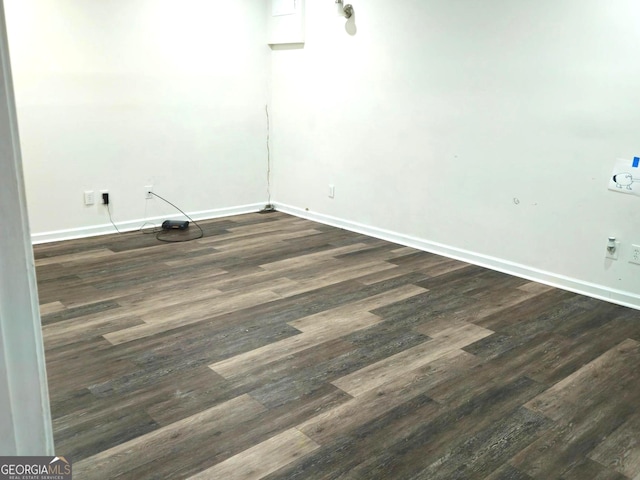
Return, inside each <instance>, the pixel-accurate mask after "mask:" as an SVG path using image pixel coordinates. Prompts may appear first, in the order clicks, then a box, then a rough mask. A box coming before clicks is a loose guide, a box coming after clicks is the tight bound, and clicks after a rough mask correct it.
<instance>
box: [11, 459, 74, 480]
mask: <svg viewBox="0 0 640 480" xmlns="http://www.w3.org/2000/svg"><path fill="white" fill-rule="evenodd" d="M71 477H72V470H71V462H70V461H69V460H67V459H66V458H65V457H0V480H71Z"/></svg>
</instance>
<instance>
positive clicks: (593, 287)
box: [275, 203, 640, 310]
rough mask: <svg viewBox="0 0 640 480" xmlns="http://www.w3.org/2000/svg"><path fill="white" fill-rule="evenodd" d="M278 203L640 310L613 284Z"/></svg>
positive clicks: (286, 209)
mask: <svg viewBox="0 0 640 480" xmlns="http://www.w3.org/2000/svg"><path fill="white" fill-rule="evenodd" d="M275 207H276V209H277V210H278V211H280V212H283V213H288V214H290V215H295V216H297V217H301V218H306V219H308V220H313V221H315V222H319V223H324V224H326V225H331V226H334V227H338V228H343V229H345V230H349V231H352V232H356V233H362V234H364V235H368V236H370V237H374V238H380V239H382V240H387V241H389V242H393V243H398V244H400V245H405V246H407V247H412V248H416V249H418V250H423V251H425V252H430V253H435V254H437V255H442V256H445V257H449V258H453V259H456V260H461V261H463V262H467V263H472V264H474V265H479V266H481V267H486V268H489V269H491V270H496V271H498V272H502V273H507V274H510V275H515V276H517V277H521V278H526V279H527V280H532V281H535V282H539V283H544V284H546V285H550V286H552V287H556V288H561V289H563V290H568V291H570V292H574V293H579V294H581V295H587V296H589V297H593V298H597V299H599V300H605V301H607V302H611V303H615V304H618V305H622V306H625V307H630V308H634V309H638V310H640V295H638V294H635V293H632V292H628V291H624V290H617V289H613V288H609V287H606V286H604V285H599V284H596V283H591V282H586V281H583V280H579V279H577V278H571V277H567V276H565V275H560V274H557V273H553V272H547V271H544V270H540V269H537V268H534V267H530V266H527V265H522V264H519V263H514V262H510V261H508V260H503V259H500V258H496V257H490V256H488V255H482V254H479V253H475V252H471V251H468V250H462V249H459V248H455V247H450V246H447V245H443V244H441V243H436V242H431V241H429V240H424V239H421V238H416V237H412V236H410V235H404V234H401V233H396V232H392V231H390V230H384V229H381V228H376V227H371V226H369V225H363V224H361V223H357V222H352V221H349V220H343V219H341V218H337V217H332V216H330V215H323V214H321V213H315V212H309V211H306V210H303V209H301V208H297V207H292V206H290V205H284V204H281V203H276V204H275Z"/></svg>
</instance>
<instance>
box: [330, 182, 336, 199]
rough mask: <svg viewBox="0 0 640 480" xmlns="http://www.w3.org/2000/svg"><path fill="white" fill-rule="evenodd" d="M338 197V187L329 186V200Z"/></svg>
mask: <svg viewBox="0 0 640 480" xmlns="http://www.w3.org/2000/svg"><path fill="white" fill-rule="evenodd" d="M335 196H336V186H335V185H329V198H333V197H335Z"/></svg>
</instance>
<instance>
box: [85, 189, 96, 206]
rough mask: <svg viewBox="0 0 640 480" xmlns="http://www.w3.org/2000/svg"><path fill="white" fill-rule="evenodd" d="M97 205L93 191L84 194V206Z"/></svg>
mask: <svg viewBox="0 0 640 480" xmlns="http://www.w3.org/2000/svg"><path fill="white" fill-rule="evenodd" d="M94 203H96V195H95V193H94V191H93V190H85V192H84V204H85V205H93V204H94Z"/></svg>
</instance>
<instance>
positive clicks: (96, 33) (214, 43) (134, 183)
mask: <svg viewBox="0 0 640 480" xmlns="http://www.w3.org/2000/svg"><path fill="white" fill-rule="evenodd" d="M5 8H6V12H7V23H8V30H9V45H10V50H11V56H12V64H13V71H14V80H15V88H16V98H17V105H18V117H19V126H20V133H21V141H22V149H23V159H24V170H25V177H26V184H27V199H28V205H29V211H30V221H31V230H32V232H33V233H34V238H35V239H36V241H37V240H38V239H39V238H42V239H47V238H49V239H50V238H51V237H53V238H55V237H56V235H55V234H53V235H50V232H58V231H61V232H60V233H59V235H61V236H65V235H66V236H68V235H70V234H75V235H78V236H82V235H85V234H90V233H100V232H101V231H105V228H101V226H102V227H104V226H105V224H108V223H109V219H108V216H107V212H106V209H105V208H104V207H103V206H102V205H101V204H100V202H99V200H97V204H96V205H93V206H85V205H84V201H83V192H84V191H85V190H94V191H95V192H96V197H99V191H100V190H101V189H107V190H108V191H109V192H110V197H111V211H112V213H113V218H114V220H115V221H116V222H117V223H119V224H120V226H121V227H126V228H137V227H138V226H140V220H141V219H144V218H151V217H156V216H160V217H163V216H164V218H166V217H167V216H168V217H169V218H176V217H178V216H177V215H173V214H174V212H175V210H173V209H172V208H171V207H168V206H166V205H164V204H162V202H161V201H160V200H157V199H154V200H148V201H147V200H145V196H144V187H145V186H146V185H149V184H153V186H154V191H155V192H156V193H157V194H159V195H162V196H163V197H166V198H167V199H169V200H170V201H172V202H174V203H175V204H177V205H178V206H180V208H182V209H183V210H185V211H187V212H190V213H193V214H196V216H199V218H202V217H206V216H213V215H214V214H215V213H217V212H226V211H231V212H233V211H237V210H238V207H242V206H247V205H253V204H260V203H262V204H264V202H265V200H266V180H265V177H266V175H265V165H266V152H265V137H266V119H265V109H264V106H265V104H266V102H267V100H268V92H267V91H268V85H267V83H268V72H269V55H270V52H269V48H268V47H267V45H266V42H265V39H266V21H265V18H266V12H267V5H266V2H260V1H256V0H237V1H233V2H211V1H209V0H185V1H182V2H180V3H179V4H177V3H176V2H173V1H169V0H116V1H109V2H104V1H97V0H96V1H94V0H83V1H77V0H7V1H6V2H5ZM240 209H241V208H240ZM172 215H173V216H172ZM106 231H113V229H110V227H106Z"/></svg>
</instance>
